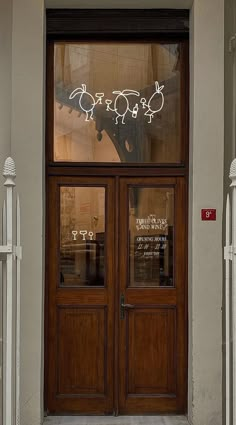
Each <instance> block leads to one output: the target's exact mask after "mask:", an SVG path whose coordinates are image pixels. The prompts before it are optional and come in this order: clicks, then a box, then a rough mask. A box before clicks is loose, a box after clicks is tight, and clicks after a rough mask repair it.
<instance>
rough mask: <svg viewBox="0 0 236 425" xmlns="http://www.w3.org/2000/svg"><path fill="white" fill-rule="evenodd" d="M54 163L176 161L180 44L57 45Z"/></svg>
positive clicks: (55, 51) (179, 104) (180, 100)
mask: <svg viewBox="0 0 236 425" xmlns="http://www.w3.org/2000/svg"><path fill="white" fill-rule="evenodd" d="M54 61H55V66H54V160H55V161H76V162H98V163H99V162H105V163H106V162H116V163H121V162H126V163H167V162H168V163H179V162H180V160H181V125H180V122H181V110H182V108H181V103H182V101H183V100H182V97H181V78H182V74H181V72H182V71H181V69H182V68H181V66H180V61H181V43H173V42H172V43H126V42H123V43H114V42H109V43H95V42H91V43H90V42H89V43H82V42H80V43H70V42H57V43H55V45H54Z"/></svg>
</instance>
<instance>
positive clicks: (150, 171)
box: [44, 9, 189, 410]
mask: <svg viewBox="0 0 236 425" xmlns="http://www.w3.org/2000/svg"><path fill="white" fill-rule="evenodd" d="M101 19H102V22H103V30H102V31H101V26H100V22H101ZM97 22H98V24H97ZM188 22H189V10H177V9H153V10H146V9H144V10H143V9H136V10H135V9H113V10H112V9H111V10H110V9H102V10H101V9H97V10H96V9H47V11H46V29H47V54H46V57H47V59H46V94H47V93H48V94H49V95H47V96H46V135H45V140H46V148H45V153H46V161H45V165H46V166H45V174H46V177H45V181H46V229H45V245H46V248H45V252H46V260H45V269H46V271H45V313H44V316H45V320H44V340H45V344H44V359H45V367H44V407H45V410H47V399H48V396H47V379H48V373H47V371H48V368H49V365H48V363H47V358H48V341H47V329H48V290H49V285H48V277H47V252H48V251H47V250H48V247H47V240H48V234H49V230H48V227H47V226H48V203H49V198H50V194H49V180H50V177H51V176H75V175H77V176H96V175H97V176H100V177H101V176H114V177H116V176H119V177H122V176H127V177H128V176H130V177H131V176H133V177H135V176H136V177H138V176H146V177H148V176H153V177H154V176H155V177H161V176H166V177H167V176H168V177H180V176H182V177H184V178H185V181H186V185H187V188H188V186H189V181H188V180H189V177H188V176H189V25H188ZM137 28H138V32H137ZM110 36H112V39H113V40H114V41H119V40H120V41H121V40H126V41H128V40H134V41H135V40H137V41H138V40H139V41H141V40H142V41H149V42H150V41H152V40H153V41H154V40H155V41H162V42H164V41H166V42H168V41H174V40H176V41H177V40H178V41H182V42H183V46H184V47H183V52H184V53H183V55H184V58H185V60H184V63H183V69H184V72H183V78H182V80H184V81H182V82H184V84H182V88H181V90H182V94H183V98H184V101H185V102H182V108H184V112H185V113H184V114H183V113H182V114H181V115H182V116H184V117H185V119H184V123H183V126H182V134H183V138H182V146H181V147H182V155H183V157H182V161H181V163H179V164H158V165H155V164H124V163H123V164H118V165H117V164H116V165H114V164H111V163H110V164H109V163H100V164H96V163H91V164H88V163H76V162H73V163H65V162H54V161H53V125H52V123H53V43H54V42H56V41H60V40H61V41H62V40H63V41H65V40H67V41H69V40H71V41H72V40H73V41H75V39H76V40H79V39H80V40H90V41H91V40H93V39H94V38H95V37H96V39H98V40H103V41H105V40H107V39H108V37H110ZM182 112H183V111H182ZM116 193H118V191H117V190H116ZM186 204H187V206H186V209H187V213H188V196H187V197H186ZM117 225H118V224H117ZM186 226H187V227H188V220H186ZM186 235H187V238H188V229H187V231H186ZM187 242H188V240H186V243H187ZM116 267H117V265H116ZM187 268H188V258H186V276H187V275H188V272H187ZM186 283H187V282H186ZM185 306H186V319H187V320H186V346H187V348H188V285H187V284H186V290H185ZM117 337H118V336H117ZM116 355H117V354H116ZM115 360H116V359H115ZM186 360H187V361H186V364H187V366H188V356H187V353H186ZM187 370H188V367H187ZM117 373H118V372H117ZM186 381H187V387H188V379H187V380H186ZM187 391H188V388H186V405H187V401H188V400H187ZM116 393H117V389H116V388H114V397H115V400H116V403H117V406H115V409H116V410H117V409H118V394H117V396H116Z"/></svg>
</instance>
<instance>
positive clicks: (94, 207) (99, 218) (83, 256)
mask: <svg viewBox="0 0 236 425" xmlns="http://www.w3.org/2000/svg"><path fill="white" fill-rule="evenodd" d="M105 220H106V217H105V188H104V187H90V186H87V187H66V186H64V187H61V188H60V286H104V252H105Z"/></svg>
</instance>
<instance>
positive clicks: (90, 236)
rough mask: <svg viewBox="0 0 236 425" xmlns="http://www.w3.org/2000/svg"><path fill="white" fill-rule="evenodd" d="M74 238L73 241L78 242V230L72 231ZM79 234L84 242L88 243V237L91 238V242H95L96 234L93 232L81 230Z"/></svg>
mask: <svg viewBox="0 0 236 425" xmlns="http://www.w3.org/2000/svg"><path fill="white" fill-rule="evenodd" d="M71 233H72V236H73V239H72V240H73V241H77V235H78V231H77V230H72V232H71ZM79 234H80V235H81V236H82V240H83V241H86V235H88V236H89V239H90V240H91V241H93V236H94V233H93V232H91V231H90V232H88V231H87V230H80V231H79Z"/></svg>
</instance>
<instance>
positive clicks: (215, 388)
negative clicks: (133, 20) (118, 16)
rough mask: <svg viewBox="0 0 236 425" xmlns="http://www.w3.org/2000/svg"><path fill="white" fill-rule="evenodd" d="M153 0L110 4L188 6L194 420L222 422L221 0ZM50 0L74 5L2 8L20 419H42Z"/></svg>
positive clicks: (21, 3) (29, 424)
mask: <svg viewBox="0 0 236 425" xmlns="http://www.w3.org/2000/svg"><path fill="white" fill-rule="evenodd" d="M99 3H100V5H99V7H101V8H102V7H108V4H107V3H105V1H104V3H103V2H102V1H101V2H99ZM154 3H155V6H154ZM154 3H153V2H151V1H150V3H148V2H145V4H144V3H143V2H142V1H141V0H140V1H139V2H138V3H137V2H134V1H131V0H130V1H129V3H128V2H125V5H124V3H123V5H122V4H121V3H120V2H115V1H114V2H113V1H112V2H109V7H114V8H115V7H120V8H121V7H130V8H131V7H133V8H136V7H150V8H152V7H156V8H158V7H163V6H165V7H167V6H168V7H172V8H175V7H177V5H178V7H182V8H186V7H189V8H191V34H190V176H189V177H190V191H189V402H188V405H189V406H188V419H189V422H190V423H191V424H193V425H205V424H206V425H213V424H214V425H221V424H222V407H221V406H222V311H221V308H222V211H223V177H224V0H195V1H194V2H190V1H187V0H186V1H184V0H169V1H168V5H167V2H166V1H165V2H163V1H155V2H154ZM45 6H50V7H60V6H61V7H63V6H64V7H69V6H68V2H65V1H64V2H63V1H60V2H58V3H57V2H56V1H52V0H50V1H49V0H48V3H47V4H46V5H45V4H44V1H43V0H38V1H32V0H11V1H10V0H8V1H7V0H3V1H2V7H3V9H4V13H3V14H2V13H1V14H0V31H1V33H2V34H3V36H2V37H1V40H4V42H3V41H1V45H0V49H1V58H2V59H3V64H4V66H3V67H1V69H0V86H1V92H2V93H3V96H1V98H0V111H1V113H0V144H1V164H0V166H1V167H2V166H3V161H4V159H5V157H6V156H7V155H8V154H9V153H10V154H11V156H12V157H13V158H14V159H15V162H16V167H17V188H18V189H17V190H18V192H19V194H20V197H21V206H22V245H23V261H22V293H21V297H22V298H21V309H22V322H21V347H22V352H21V359H22V360H21V414H22V425H39V424H41V423H42V421H43V351H44V350H43V345H44V343H43V341H44V335H43V322H44V210H45V208H44V207H45V200H44V198H45V191H44V109H45ZM71 6H72V7H86V8H87V7H88V4H86V2H82V1H80V0H78V1H76V0H74V1H73V2H71ZM89 7H98V4H97V2H93V3H90V5H89ZM26 11H27V13H26ZM1 197H3V190H2V189H1ZM207 207H209V208H210V207H212V208H216V209H217V220H216V221H215V222H210V223H209V222H202V221H201V219H200V210H201V208H207ZM186 219H187V218H186Z"/></svg>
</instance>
